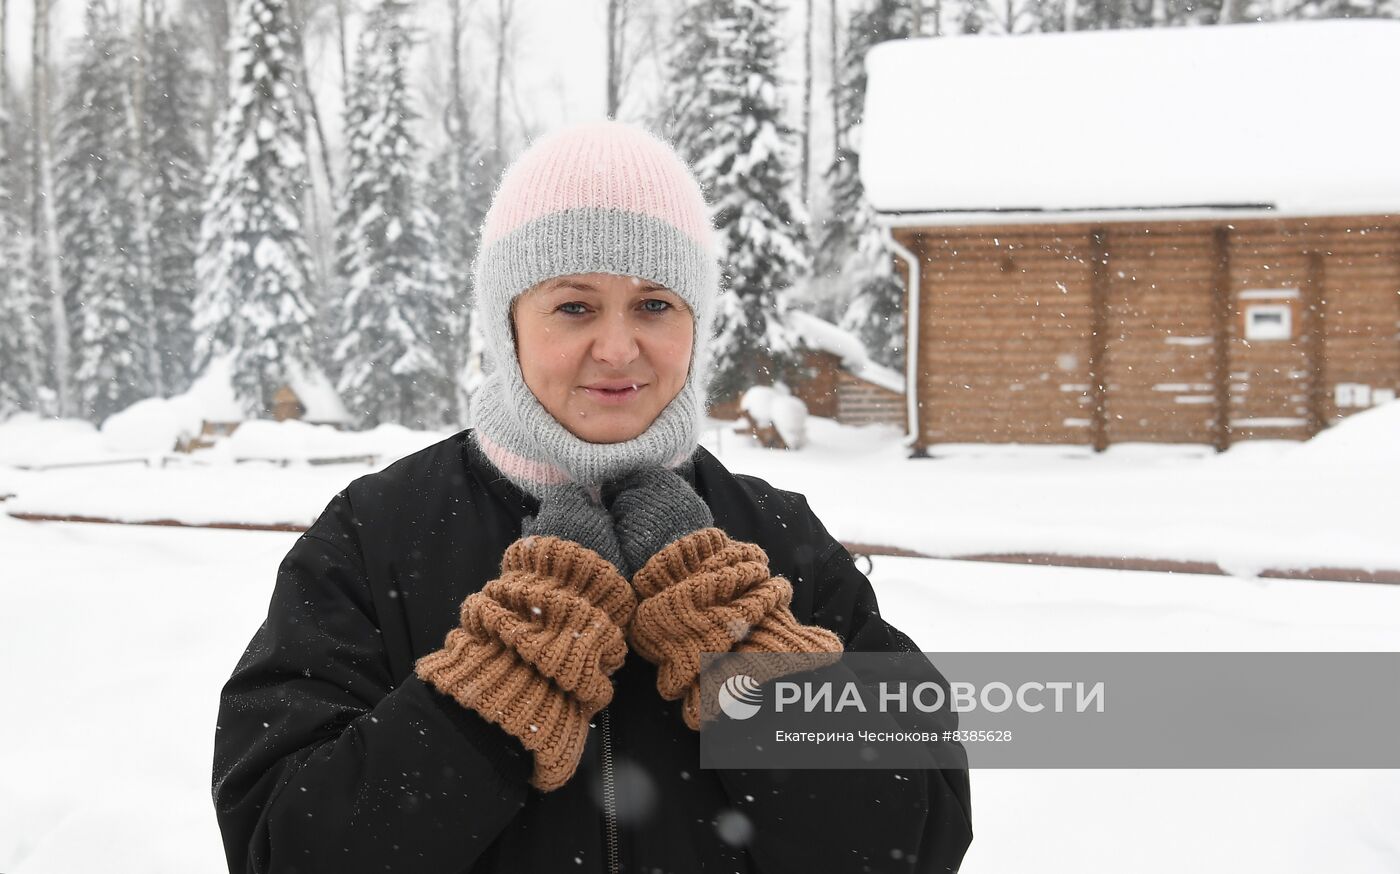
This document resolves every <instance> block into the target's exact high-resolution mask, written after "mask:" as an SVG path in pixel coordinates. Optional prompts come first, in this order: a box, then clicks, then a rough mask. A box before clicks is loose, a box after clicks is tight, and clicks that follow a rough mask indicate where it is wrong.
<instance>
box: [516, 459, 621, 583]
mask: <svg viewBox="0 0 1400 874" xmlns="http://www.w3.org/2000/svg"><path fill="white" fill-rule="evenodd" d="M520 533H521V534H522V535H523V536H527V537H528V536H530V535H532V534H533V535H537V536H541V537H543V536H546V535H552V536H554V537H559V538H562V539H564V540H572V541H573V542H574V543H577V544H579V545H580V546H586V547H588V548H589V549H591V550H593V551H594V552H596V553H598V554H599V555H601V556H602V557H603V558H605V559H607V560H608V561H610V562H612V565H613V567H615V568H617V569H618V572H619V573H621V574H622V575H623V576H630V575H631V571H630V570H629V569H628V568H627V567H626V565H625V558H624V556H623V553H622V550H621V548H620V547H619V546H618V541H617V533H616V532H615V531H614V530H613V518H612V516H611V515H610V514H609V513H608V511H607V509H606V508H604V507H603V506H602V505H601V504H597V503H594V501H593V499H592V497H590V496H589V494H588V491H587V489H585V488H584V487H583V486H581V485H579V484H578V483H576V482H571V483H565V484H564V485H558V486H550V487H549V488H547V489H546V490H545V492H544V495H543V496H542V497H541V498H540V511H539V513H537V514H536V515H534V516H526V517H525V520H524V523H523V524H522V525H521V530H520Z"/></svg>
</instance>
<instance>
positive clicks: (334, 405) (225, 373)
mask: <svg viewBox="0 0 1400 874" xmlns="http://www.w3.org/2000/svg"><path fill="white" fill-rule="evenodd" d="M288 371H289V372H290V375H289V376H288V378H287V385H288V386H289V387H290V388H291V389H292V391H294V392H296V395H297V398H298V399H299V400H300V401H301V405H302V406H303V407H305V408H306V414H305V415H304V416H302V419H303V420H304V421H306V422H321V423H333V424H347V423H349V422H350V421H351V419H350V413H349V411H348V410H346V409H345V404H344V402H343V401H341V399H340V395H339V394H337V393H336V390H335V388H334V386H332V385H331V382H330V380H329V379H328V378H327V377H326V376H325V374H323V373H321V372H320V371H319V370H313V371H311V372H310V373H306V372H303V370H302V368H301V367H299V366H298V365H297V363H296V362H295V361H294V360H290V361H288ZM171 400H180V401H181V402H182V403H183V404H185V405H186V406H187V408H188V410H189V411H190V413H191V414H192V415H197V416H198V417H199V418H200V419H202V420H207V421H210V422H241V421H243V420H244V419H246V418H248V417H247V414H246V413H244V412H243V408H242V407H241V406H240V405H239V403H238V398H237V396H236V395H235V394H234V392H233V359H232V357H231V356H228V355H223V356H219V357H217V358H214V359H213V360H211V361H210V362H209V366H208V368H207V369H206V370H205V371H204V373H203V374H202V375H201V376H200V377H199V378H198V379H196V380H195V381H194V384H193V385H192V386H190V389H189V391H188V392H186V393H185V394H184V395H181V396H180V397H179V398H171Z"/></svg>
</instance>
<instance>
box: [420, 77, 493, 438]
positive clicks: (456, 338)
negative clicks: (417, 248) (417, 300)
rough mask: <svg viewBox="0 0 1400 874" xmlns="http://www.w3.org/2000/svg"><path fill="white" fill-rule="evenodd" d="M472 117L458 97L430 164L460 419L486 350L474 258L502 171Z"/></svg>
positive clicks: (431, 204)
mask: <svg viewBox="0 0 1400 874" xmlns="http://www.w3.org/2000/svg"><path fill="white" fill-rule="evenodd" d="M470 121H471V119H470V118H469V116H468V114H467V111H466V101H465V99H461V100H460V101H458V105H457V106H456V107H455V108H452V107H449V110H448V114H447V118H446V125H447V142H446V144H445V145H444V146H443V148H442V149H441V151H439V152H438V154H437V156H436V157H434V158H433V160H432V162H431V163H430V164H429V169H428V176H429V178H431V179H436V180H439V182H440V184H438V185H435V186H433V187H432V188H431V189H430V190H429V192H428V194H427V196H428V208H429V209H430V210H431V211H432V213H433V216H434V219H435V220H436V221H437V226H438V242H439V252H440V253H441V257H442V263H443V270H444V271H445V275H446V277H447V288H448V294H449V303H450V307H449V314H450V316H451V318H452V343H451V346H450V350H449V352H450V354H449V356H448V359H449V362H450V363H449V369H450V372H451V374H452V377H453V382H454V388H455V389H456V392H457V406H456V412H457V417H458V420H457V421H458V423H459V424H465V423H466V422H467V421H469V420H470V415H469V413H470V409H469V407H470V394H471V392H473V391H475V388H476V386H474V385H470V384H469V373H468V370H469V368H470V362H471V359H472V358H473V357H474V356H478V355H480V351H481V350H480V349H478V348H474V347H473V343H472V337H473V333H472V331H471V306H470V303H471V296H472V262H473V261H474V260H475V258H476V253H477V249H478V247H479V245H480V233H481V222H482V220H483V219H485V217H486V210H487V208H488V207H489V206H490V205H491V194H492V184H493V183H494V181H495V179H496V177H497V176H498V175H499V173H500V168H499V167H498V166H497V165H496V162H495V161H494V160H491V159H492V156H491V155H490V153H489V152H488V151H487V147H486V144H485V143H484V142H483V141H482V140H481V139H480V138H479V137H478V136H477V134H476V132H475V131H474V130H473V129H472V126H471V123H470Z"/></svg>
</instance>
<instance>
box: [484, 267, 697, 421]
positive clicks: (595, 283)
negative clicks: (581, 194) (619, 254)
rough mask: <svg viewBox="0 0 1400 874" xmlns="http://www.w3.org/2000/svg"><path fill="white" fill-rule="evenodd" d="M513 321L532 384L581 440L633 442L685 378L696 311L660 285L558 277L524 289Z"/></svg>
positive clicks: (602, 276) (607, 277)
mask: <svg viewBox="0 0 1400 874" xmlns="http://www.w3.org/2000/svg"><path fill="white" fill-rule="evenodd" d="M511 321H512V324H513V325H514V327H515V348H516V353H517V354H518V356H519V358H520V370H521V372H522V373H523V374H524V376H525V384H526V385H527V386H529V387H530V391H532V392H533V393H534V395H535V397H536V398H538V399H539V401H540V404H541V405H543V406H544V408H545V409H546V410H548V411H549V413H550V415H552V416H554V418H555V419H557V420H559V422H560V423H561V424H562V425H563V426H564V427H565V428H567V429H569V431H570V433H572V434H573V435H574V436H576V437H578V438H579V439H581V440H587V441H588V442H590V443H620V442H622V441H624V440H631V439H632V438H633V437H636V436H637V435H638V434H641V433H642V432H643V431H645V430H646V429H647V428H648V427H649V426H650V425H651V423H652V422H653V421H655V420H656V417H657V416H658V415H660V413H661V411H662V410H663V409H665V408H666V405H667V404H669V403H670V402H671V400H672V399H673V398H674V397H675V396H676V395H677V394H679V393H680V390H681V387H682V386H683V385H685V379H686V375H687V373H688V371H689V369H690V351H691V346H692V345H693V343H694V333H695V327H694V325H695V320H694V316H693V314H692V313H691V311H690V309H689V308H688V307H687V306H686V304H685V301H683V300H682V299H681V297H680V295H678V294H676V293H675V292H673V291H671V290H669V289H667V288H663V287H662V286H661V285H659V284H657V283H654V282H649V281H647V280H645V279H640V278H638V277H634V276H616V275H613V274H611V273H576V274H573V275H570V276H557V277H555V278H553V279H548V280H545V281H544V282H541V283H540V284H539V285H536V286H535V287H533V288H531V289H530V290H528V291H526V292H524V293H523V294H521V295H520V296H519V297H517V298H516V299H515V301H514V302H513V304H512V306H511ZM634 385H635V386H636V388H635V389H634V388H632V386H634ZM619 387H625V388H624V389H623V390H622V391H609V389H615V388H619Z"/></svg>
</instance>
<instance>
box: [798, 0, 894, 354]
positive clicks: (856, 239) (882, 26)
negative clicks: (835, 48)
mask: <svg viewBox="0 0 1400 874" xmlns="http://www.w3.org/2000/svg"><path fill="white" fill-rule="evenodd" d="M912 28H913V20H912V16H911V14H910V10H909V4H908V3H907V2H905V0H875V2H874V3H873V4H870V5H868V6H864V7H861V8H858V9H856V10H855V12H854V13H852V15H851V19H850V25H849V27H847V29H846V32H847V34H848V36H847V41H846V46H845V49H844V51H843V52H842V57H841V80H840V83H839V86H840V87H839V99H840V101H841V130H840V131H838V132H837V147H836V156H835V159H834V160H833V161H832V163H831V166H830V167H829V168H828V169H827V171H826V174H825V175H826V180H827V184H828V185H830V187H831V197H832V208H831V210H832V215H831V220H830V221H829V222H827V223H826V224H825V226H824V228H823V235H822V239H821V246H820V247H819V248H818V253H819V255H818V257H819V260H820V263H819V267H820V269H821V270H823V271H824V272H831V273H836V274H839V275H843V276H845V277H848V280H847V281H848V282H849V283H850V286H851V289H852V291H851V297H850V302H849V303H848V304H847V308H846V312H845V314H844V315H843V316H842V317H841V320H840V325H841V327H843V328H845V329H846V330H848V331H851V332H852V333H854V334H855V335H856V336H857V337H859V338H860V339H861V341H862V342H863V343H864V344H865V346H866V348H867V349H869V350H870V355H871V357H872V358H874V359H875V360H876V361H878V362H880V363H881V364H884V365H887V366H889V367H894V368H897V369H899V370H903V368H904V345H905V341H904V336H905V332H904V285H903V283H901V282H900V281H899V277H898V275H897V274H896V273H895V272H894V263H893V260H892V258H891V255H890V253H889V252H888V251H887V250H886V249H885V246H884V243H883V241H882V240H881V235H880V231H879V228H878V227H877V226H876V225H875V215H874V211H873V210H872V209H871V208H870V203H869V202H868V201H867V200H866V199H865V186H864V185H862V184H861V181H860V150H859V144H858V143H857V142H855V140H856V139H857V138H858V131H859V129H860V125H861V122H862V121H863V117H864V108H865V86H866V74H865V55H866V52H868V51H870V49H871V48H872V47H874V46H876V45H878V44H880V43H882V42H887V41H889V40H894V39H907V38H908V37H909V36H910V34H911V33H912V32H913V29H912Z"/></svg>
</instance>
